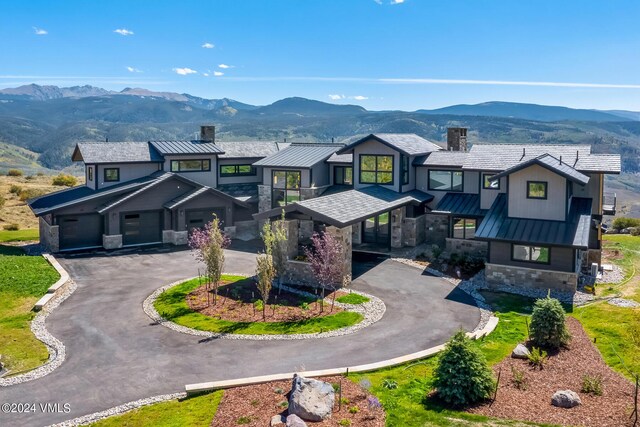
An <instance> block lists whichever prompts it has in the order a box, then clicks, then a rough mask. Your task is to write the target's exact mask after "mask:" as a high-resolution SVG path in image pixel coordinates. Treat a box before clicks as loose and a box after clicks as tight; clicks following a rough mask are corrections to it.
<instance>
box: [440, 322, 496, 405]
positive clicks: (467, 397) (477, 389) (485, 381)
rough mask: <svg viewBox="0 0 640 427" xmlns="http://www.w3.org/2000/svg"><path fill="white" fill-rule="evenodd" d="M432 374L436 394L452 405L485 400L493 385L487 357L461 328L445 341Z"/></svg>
mask: <svg viewBox="0 0 640 427" xmlns="http://www.w3.org/2000/svg"><path fill="white" fill-rule="evenodd" d="M434 376H435V379H434V383H433V384H434V386H435V387H436V390H437V394H438V397H439V398H440V399H442V400H443V401H445V402H447V403H448V404H450V405H453V406H466V405H469V404H471V403H475V402H479V401H481V400H483V399H486V398H487V397H489V395H490V394H491V392H492V391H493V390H494V387H495V381H494V379H493V371H491V368H489V366H488V365H487V360H486V359H485V357H484V355H483V354H482V353H481V352H480V350H478V348H476V347H475V346H474V345H473V343H472V342H471V339H470V338H467V336H466V335H465V333H464V331H462V330H460V331H458V332H457V333H456V334H455V335H454V336H453V338H451V340H450V341H449V342H448V343H447V345H446V347H445V349H444V351H443V352H442V354H441V355H440V358H439V360H438V366H437V367H436V369H435V372H434Z"/></svg>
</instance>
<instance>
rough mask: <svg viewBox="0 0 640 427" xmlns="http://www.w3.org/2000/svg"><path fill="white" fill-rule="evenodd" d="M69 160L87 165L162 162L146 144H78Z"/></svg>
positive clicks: (154, 150) (157, 154)
mask: <svg viewBox="0 0 640 427" xmlns="http://www.w3.org/2000/svg"><path fill="white" fill-rule="evenodd" d="M71 159H72V160H73V161H74V162H78V161H83V162H85V163H87V164H102V163H140V162H163V161H164V159H163V158H162V156H161V155H160V153H158V151H156V149H155V148H153V147H152V146H150V145H149V143H147V142H79V143H78V144H76V147H75V149H74V150H73V154H72V156H71Z"/></svg>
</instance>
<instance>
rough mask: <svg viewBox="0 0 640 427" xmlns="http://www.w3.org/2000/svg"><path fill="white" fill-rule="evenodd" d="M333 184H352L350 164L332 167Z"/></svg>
mask: <svg viewBox="0 0 640 427" xmlns="http://www.w3.org/2000/svg"><path fill="white" fill-rule="evenodd" d="M333 183H334V184H335V185H353V168H352V167H351V166H335V167H334V168H333Z"/></svg>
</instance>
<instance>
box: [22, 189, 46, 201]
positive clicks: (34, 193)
mask: <svg viewBox="0 0 640 427" xmlns="http://www.w3.org/2000/svg"><path fill="white" fill-rule="evenodd" d="M44 193H45V191H43V190H38V189H36V188H26V189H24V190H22V191H20V200H21V201H23V202H24V201H27V200H29V199H33V198H34V197H38V196H42V195H43V194H44Z"/></svg>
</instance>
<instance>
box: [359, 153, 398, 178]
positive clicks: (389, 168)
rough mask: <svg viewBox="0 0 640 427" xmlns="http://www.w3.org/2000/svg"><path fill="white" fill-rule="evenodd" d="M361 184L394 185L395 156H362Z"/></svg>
mask: <svg viewBox="0 0 640 427" xmlns="http://www.w3.org/2000/svg"><path fill="white" fill-rule="evenodd" d="M360 183H361V184H383V185H393V156H379V155H364V154H361V155H360Z"/></svg>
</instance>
